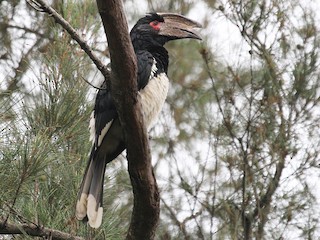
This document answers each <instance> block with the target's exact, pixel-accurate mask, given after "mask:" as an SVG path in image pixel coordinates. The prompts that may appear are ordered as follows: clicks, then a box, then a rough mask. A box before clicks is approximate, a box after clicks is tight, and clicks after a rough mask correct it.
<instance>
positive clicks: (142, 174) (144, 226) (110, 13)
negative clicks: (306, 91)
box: [97, 0, 160, 239]
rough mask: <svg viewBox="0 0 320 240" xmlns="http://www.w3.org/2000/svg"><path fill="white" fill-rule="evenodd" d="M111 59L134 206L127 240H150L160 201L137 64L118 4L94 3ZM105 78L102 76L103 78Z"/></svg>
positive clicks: (121, 10) (116, 2)
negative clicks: (100, 19) (96, 6)
mask: <svg viewBox="0 0 320 240" xmlns="http://www.w3.org/2000/svg"><path fill="white" fill-rule="evenodd" d="M97 4H98V9H99V13H100V15H101V18H102V22H103V25H104V29H105V32H106V35H107V40H108V44H109V50H110V58H111V69H112V70H111V89H112V96H113V99H114V101H115V104H116V107H117V110H118V114H119V118H120V122H121V125H122V127H123V130H124V134H125V139H126V146H127V153H128V171H129V174H130V179H131V184H132V188H133V194H134V206H133V212H132V216H131V223H130V227H129V230H128V234H127V239H153V238H154V235H155V230H156V227H157V224H158V220H159V212H160V210H159V206H160V198H159V191H158V186H157V183H156V179H155V177H154V173H153V169H152V165H151V154H150V149H149V142H148V138H147V130H146V128H145V125H144V121H143V116H142V112H141V104H140V102H139V101H138V98H137V96H138V95H137V63H136V56H135V54H134V51H133V47H132V44H131V39H130V37H129V34H128V25H127V22H126V18H125V15H124V10H123V6H122V1H111V0H109V1H108V0H97ZM105 77H106V76H105Z"/></svg>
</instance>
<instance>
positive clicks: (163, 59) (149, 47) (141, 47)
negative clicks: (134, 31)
mask: <svg viewBox="0 0 320 240" xmlns="http://www.w3.org/2000/svg"><path fill="white" fill-rule="evenodd" d="M132 43H133V48H134V51H135V52H138V51H147V52H149V53H151V54H152V56H153V57H154V59H155V60H156V62H157V68H158V70H160V72H165V73H167V72H168V64H169V56H168V51H167V50H166V49H165V48H164V47H163V45H161V44H159V45H154V44H150V43H148V42H141V41H133V42H132Z"/></svg>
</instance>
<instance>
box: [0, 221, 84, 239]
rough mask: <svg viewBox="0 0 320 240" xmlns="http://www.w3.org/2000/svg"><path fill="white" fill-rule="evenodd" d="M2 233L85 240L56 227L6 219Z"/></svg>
mask: <svg viewBox="0 0 320 240" xmlns="http://www.w3.org/2000/svg"><path fill="white" fill-rule="evenodd" d="M0 234H27V235H30V236H36V237H45V238H46V239H52V240H65V239H68V240H84V238H82V237H77V236H73V235H71V234H68V233H64V232H61V231H59V230H55V229H50V228H45V227H42V226H37V225H33V224H11V223H6V222H4V221H0Z"/></svg>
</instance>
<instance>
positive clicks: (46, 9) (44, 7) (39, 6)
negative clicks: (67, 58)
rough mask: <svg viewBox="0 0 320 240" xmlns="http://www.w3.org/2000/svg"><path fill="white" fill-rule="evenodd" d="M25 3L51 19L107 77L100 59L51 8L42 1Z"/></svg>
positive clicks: (31, 0)
mask: <svg viewBox="0 0 320 240" xmlns="http://www.w3.org/2000/svg"><path fill="white" fill-rule="evenodd" d="M26 1H27V3H28V4H29V5H30V6H31V7H33V8H34V9H35V10H37V11H43V12H46V13H48V14H49V15H50V16H51V17H53V18H54V19H55V20H56V22H57V23H59V24H60V25H61V26H62V28H63V29H64V30H66V31H67V32H68V33H69V34H70V36H71V38H72V39H74V40H75V41H76V42H77V43H78V44H79V45H80V47H81V49H82V50H83V51H85V52H86V54H87V55H88V56H89V57H90V58H91V60H92V62H93V63H94V64H95V65H96V66H97V68H98V69H99V71H100V72H101V73H102V75H103V76H107V75H108V74H109V73H110V72H109V71H108V69H107V67H106V66H105V65H104V64H103V63H102V62H101V61H100V59H99V58H98V57H97V56H96V55H95V54H94V53H93V51H92V49H91V48H90V46H89V45H88V44H87V43H86V41H85V40H84V39H83V38H81V37H80V35H79V34H78V33H77V31H76V30H75V29H74V28H73V27H72V26H71V25H70V24H69V23H68V22H67V21H66V20H65V19H64V18H63V17H62V16H61V15H60V14H59V13H57V12H56V11H55V10H54V9H53V8H52V7H50V6H49V5H48V4H47V3H46V2H45V1H44V0H26Z"/></svg>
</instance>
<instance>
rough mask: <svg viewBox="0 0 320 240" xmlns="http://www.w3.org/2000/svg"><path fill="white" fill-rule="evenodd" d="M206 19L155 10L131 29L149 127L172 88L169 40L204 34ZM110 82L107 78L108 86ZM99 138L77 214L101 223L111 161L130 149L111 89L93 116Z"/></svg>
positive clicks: (91, 222) (93, 129)
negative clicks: (201, 29) (200, 30)
mask: <svg viewBox="0 0 320 240" xmlns="http://www.w3.org/2000/svg"><path fill="white" fill-rule="evenodd" d="M199 27H201V25H200V24H198V23H196V22H194V21H192V20H190V19H188V18H185V17H183V16H181V15H178V14H171V13H150V14H147V15H146V16H145V17H143V18H141V19H140V20H139V21H138V22H137V23H136V24H135V26H134V27H133V28H132V30H131V32H130V37H131V41H132V45H133V48H134V51H135V54H136V57H137V63H138V77H137V81H138V90H139V95H140V101H141V104H142V111H143V116H144V122H145V124H146V127H147V129H148V130H149V129H150V128H151V127H152V126H153V123H154V122H155V120H156V119H157V117H158V115H159V113H160V111H161V109H162V106H163V104H164V101H165V99H166V97H167V93H168V88H169V79H168V77H167V75H166V74H167V70H168V61H169V59H168V52H167V50H166V49H165V48H164V47H163V45H164V44H165V43H166V42H168V41H171V40H176V39H183V38H194V39H200V40H201V38H200V37H199V36H198V35H197V34H196V33H195V32H194V28H199ZM102 86H103V87H106V83H105V82H104V84H103V85H102ZM90 134H91V136H90V139H91V140H92V142H93V146H92V150H91V154H90V157H89V162H88V165H87V168H86V170H85V174H84V177H83V180H82V183H81V187H80V191H79V195H78V202H77V206H76V217H77V218H78V219H79V220H89V225H90V226H91V227H93V228H98V227H99V226H100V225H101V222H102V212H103V210H102V192H103V181H104V173H105V168H106V164H107V163H109V162H110V161H112V160H113V159H115V158H116V157H117V156H118V155H119V154H120V153H121V152H122V151H123V150H124V149H125V141H124V136H123V132H122V128H121V125H120V121H119V118H118V116H117V111H116V108H115V106H114V103H113V100H112V97H111V93H110V91H109V90H107V89H103V90H102V89H100V90H99V91H98V94H97V97H96V101H95V106H94V110H93V112H92V114H91V120H90Z"/></svg>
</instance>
